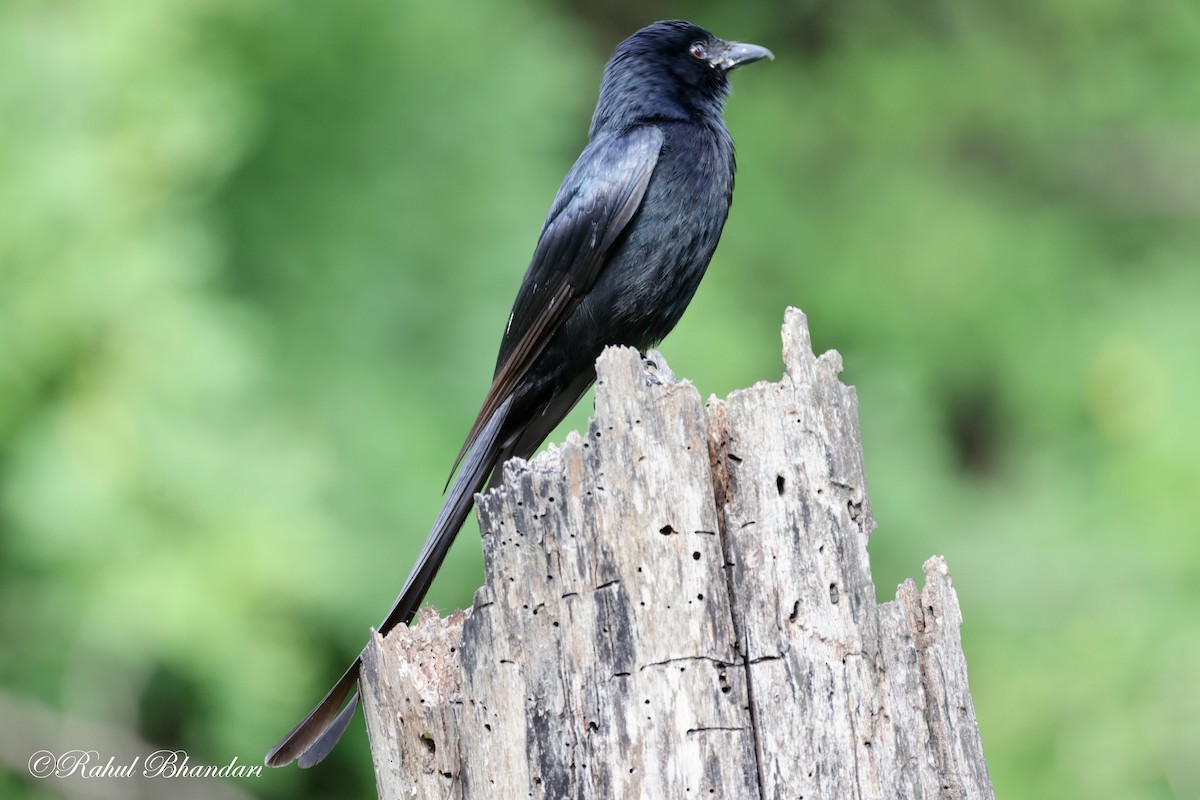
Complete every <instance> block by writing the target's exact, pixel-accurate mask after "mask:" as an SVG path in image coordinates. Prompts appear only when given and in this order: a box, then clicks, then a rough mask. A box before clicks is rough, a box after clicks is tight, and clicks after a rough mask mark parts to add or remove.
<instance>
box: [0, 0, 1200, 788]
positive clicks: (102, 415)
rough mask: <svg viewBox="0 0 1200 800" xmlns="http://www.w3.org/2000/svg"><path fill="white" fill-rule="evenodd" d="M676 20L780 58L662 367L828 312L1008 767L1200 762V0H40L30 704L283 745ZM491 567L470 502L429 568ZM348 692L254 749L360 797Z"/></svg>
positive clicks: (743, 344) (1089, 778)
mask: <svg viewBox="0 0 1200 800" xmlns="http://www.w3.org/2000/svg"><path fill="white" fill-rule="evenodd" d="M667 16H688V17H690V18H692V19H694V20H695V21H697V22H700V23H701V24H705V25H706V26H708V27H710V28H711V29H712V30H714V31H716V32H717V33H719V34H721V35H725V36H728V37H731V38H739V39H744V40H748V41H755V42H760V43H762V44H765V45H768V46H770V47H771V48H772V49H774V50H775V52H776V54H777V56H778V58H777V60H776V61H775V62H774V63H771V64H765V65H755V66H754V67H752V68H750V69H747V70H746V72H745V74H738V75H736V76H735V80H734V84H735V91H734V95H733V97H732V98H731V101H730V105H729V113H728V115H727V116H728V119H729V125H730V128H731V130H732V131H733V133H734V136H735V138H736V139H737V142H738V146H739V152H740V154H741V155H740V171H739V176H738V191H737V197H736V202H735V204H734V209H733V213H732V216H731V218H730V221H729V224H728V226H727V228H726V233H725V236H724V241H723V242H722V245H721V248H720V250H719V251H718V254H717V257H716V259H715V260H714V263H713V266H712V268H711V270H710V273H709V277H708V278H707V279H706V283H705V285H704V286H702V287H701V290H700V293H699V295H698V296H697V299H696V301H695V302H694V304H693V307H692V309H691V310H690V311H689V312H688V315H687V316H686V317H685V318H684V321H683V322H682V323H681V325H680V326H679V329H678V330H677V332H676V333H674V334H673V335H672V336H671V337H670V338H669V339H668V340H667V341H666V342H665V343H664V345H663V348H662V349H663V351H664V352H665V354H666V355H667V357H668V358H669V359H670V362H671V364H672V366H673V368H674V369H675V371H676V372H677V373H679V374H681V375H686V376H688V377H690V378H692V379H693V380H694V381H695V382H696V383H697V385H698V386H699V387H700V388H701V390H702V391H704V392H705V393H708V392H714V393H718V394H724V393H727V392H729V391H731V390H733V389H736V388H738V387H741V386H747V385H750V384H751V383H753V382H754V381H756V380H759V379H763V378H772V379H773V378H774V377H776V376H777V375H778V374H779V372H780V365H779V356H778V352H779V343H778V326H779V323H780V320H781V319H782V313H783V309H784V306H785V305H787V304H793V305H798V306H800V307H802V308H804V309H805V311H806V312H807V313H808V314H809V318H810V324H811V327H812V330H813V334H814V337H815V340H816V343H817V345H818V347H819V348H829V347H832V348H837V349H839V350H840V351H841V352H842V353H843V355H844V357H845V363H846V379H847V381H848V382H850V383H853V384H854V385H856V386H857V387H858V390H859V398H860V402H861V413H862V426H863V431H864V439H865V449H866V458H867V463H868V471H869V475H870V481H871V489H872V498H873V505H874V508H875V512H876V516H877V519H878V521H879V524H880V527H879V530H878V531H877V532H876V534H875V537H874V538H873V540H872V542H871V553H872V559H873V562H874V569H875V577H876V584H877V586H878V587H879V595H880V598H881V599H886V598H887V597H889V596H890V595H891V590H892V587H893V586H895V584H897V583H898V582H899V581H901V580H903V579H904V578H905V577H907V576H913V575H919V570H920V564H921V562H922V561H923V559H924V558H926V557H927V556H928V555H930V554H932V553H935V552H936V553H944V554H945V555H946V556H947V557H948V560H949V563H950V566H951V568H952V570H953V572H954V577H955V580H956V584H957V586H958V589H959V598H960V601H961V602H962V605H963V609H964V613H965V617H966V626H965V628H964V636H965V639H966V648H967V655H968V661H969V663H970V667H971V682H972V688H973V691H974V697H975V702H976V709H977V712H978V715H979V720H980V725H981V728H982V732H983V739H984V745H985V751H986V753H987V755H988V760H989V765H990V768H991V775H992V778H993V780H994V782H995V784H996V788H997V791H998V794H999V795H1000V796H1005V797H1031V796H1050V797H1078V798H1085V797H1086V798H1101V797H1111V798H1135V797H1136V798H1185V797H1186V798H1191V797H1196V796H1200V767H1198V766H1197V762H1196V760H1195V757H1194V756H1195V754H1196V753H1197V752H1200V678H1197V676H1198V675H1200V624H1198V623H1197V622H1196V620H1197V619H1200V588H1198V587H1200V536H1198V535H1197V534H1198V533H1200V523H1198V521H1197V520H1200V492H1198V491H1197V487H1198V486H1200V460H1198V459H1197V458H1196V453H1197V451H1200V416H1198V415H1197V414H1196V413H1195V405H1194V404H1195V398H1196V397H1197V396H1200V369H1198V363H1200V360H1198V358H1197V349H1198V348H1197V344H1198V343H1200V314H1197V313H1196V311H1197V301H1198V300H1200V274H1198V269H1197V267H1198V264H1197V261H1198V256H1200V224H1197V223H1198V222H1200V7H1197V6H1196V4H1195V3H1193V2H1190V1H1189V0H1157V1H1156V2H1153V3H1149V4H1146V3H1134V2H1129V1H1128V0H1088V2H1084V0H1063V1H1062V2H1059V3H1054V4H1043V3H1037V2H1033V0H1014V2H1009V3H1003V4H1000V3H991V4H989V3H982V2H966V3H950V2H943V1H942V0H926V1H925V2H901V3H886V2H881V0H855V1H853V2H851V1H849V0H847V1H846V2H842V3H836V4H835V3H822V2H815V1H810V2H795V3H778V2H773V3H769V2H765V0H757V1H756V2H748V3H744V4H717V3H715V2H697V3H688V4H683V3H667V2H658V3H650V4H634V3H617V4H600V3H595V2H587V1H586V0H576V2H574V3H565V4H559V5H554V4H550V3H548V2H544V1H542V0H516V1H514V2H510V3H505V4H503V6H501V5H500V4H490V3H486V2H483V1H482V0H467V1H466V2H465V3H460V4H458V5H456V6H455V7H454V8H453V10H452V11H451V10H448V8H447V7H440V6H436V5H433V4H424V5H422V4H411V3H410V4H403V5H398V4H395V3H387V2H382V0H357V1H356V2H349V3H332V2H317V3H305V4H300V5H296V4H285V3H282V2H279V0H241V1H240V2H232V0H224V1H222V0H211V1H210V2H204V0H173V2H164V3H143V4H135V3H128V2H126V3H121V2H118V1H117V0H110V1H109V2H101V3H83V2H78V1H77V0H50V1H46V2H43V1H40V0H8V2H6V3H4V4H2V5H0V119H2V120H3V124H0V176H3V178H2V179H0V211H2V213H0V642H2V643H3V644H2V646H0V699H4V698H8V699H9V700H14V699H19V700H20V704H21V707H35V708H40V709H43V710H45V711H47V712H49V713H52V714H54V715H56V718H57V719H59V720H60V727H61V728H62V729H63V730H70V729H71V728H72V725H74V724H76V723H77V722H78V721H79V720H88V721H91V722H92V723H94V724H99V725H102V726H104V727H105V728H106V729H108V730H111V731H113V732H119V733H120V735H130V734H133V735H137V736H140V737H143V738H144V739H146V740H147V741H149V742H152V743H154V744H155V745H162V746H170V747H173V748H174V747H183V748H186V749H187V750H188V751H189V753H190V754H191V755H192V758H193V760H195V761H198V762H202V763H226V762H227V761H228V760H229V758H230V757H231V756H232V755H234V754H236V755H237V756H238V757H239V758H240V759H241V760H242V761H243V762H250V763H257V762H258V760H259V759H260V758H261V756H262V753H263V752H264V751H265V749H266V748H267V747H268V746H269V745H270V744H271V743H272V742H274V740H275V739H276V738H277V736H278V735H279V734H280V733H282V732H283V730H284V729H285V728H286V727H287V726H288V725H290V724H291V723H292V722H294V721H295V719H296V718H298V716H299V715H300V714H301V713H303V712H304V711H306V710H307V709H308V708H309V706H310V704H311V703H312V702H313V701H315V700H316V699H317V698H318V697H319V695H320V693H321V692H323V691H324V690H325V689H326V688H327V685H328V683H329V682H330V681H331V680H332V679H333V678H334V677H335V675H336V674H337V673H339V672H340V670H341V668H342V667H343V666H344V663H345V662H346V661H347V660H348V659H349V658H351V657H352V655H353V653H354V652H355V651H356V650H357V649H358V648H359V647H360V646H361V644H362V642H363V641H364V634H365V630H366V627H367V626H368V625H369V624H371V623H373V622H376V621H377V619H378V617H379V616H380V614H381V613H382V612H383V610H384V609H385V608H386V607H387V605H388V603H389V602H390V601H391V599H392V597H393V595H394V593H395V592H396V591H397V590H398V588H399V583H400V582H401V581H402V580H403V577H404V574H405V573H406V571H407V568H408V565H409V563H410V559H411V557H412V556H413V555H414V554H415V552H416V551H417V549H418V548H419V546H420V542H421V540H422V539H423V537H424V533H425V531H426V529H427V526H428V525H429V523H430V522H431V520H432V519H433V517H434V515H435V513H436V509H437V506H438V504H439V501H440V496H441V495H440V492H441V487H442V483H443V481H444V479H445V473H446V470H447V469H448V468H449V466H450V462H451V460H452V457H453V455H454V453H455V452H456V451H457V448H458V444H459V441H460V437H461V436H462V435H463V434H464V432H465V430H466V428H467V427H468V425H469V423H470V420H471V418H472V417H473V415H474V412H475V410H476V404H477V403H478V402H479V399H480V398H481V397H482V394H483V392H484V390H485V388H486V384H487V382H488V377H489V375H490V372H491V367H492V364H493V359H494V357H495V347H496V345H497V343H498V338H499V333H500V330H501V326H502V324H503V321H504V318H505V316H506V314H507V311H508V305H509V303H510V302H511V299H512V296H513V293H514V291H515V287H516V285H517V283H518V281H519V279H520V276H521V273H522V272H523V270H524V266H525V263H526V260H527V258H528V256H529V253H530V251H531V249H532V246H533V243H534V241H535V238H536V235H537V231H538V228H539V226H540V223H541V220H542V218H543V216H544V214H545V209H546V207H547V206H548V204H549V201H550V199H551V198H552V196H553V194H554V191H555V189H556V188H557V185H558V181H559V180H560V179H561V177H562V175H563V174H564V173H565V171H566V169H567V168H568V167H569V166H570V163H571V162H572V160H573V158H574V156H575V154H576V153H577V152H578V150H579V148H580V147H581V145H582V143H583V140H584V135H585V132H586V127H587V122H588V119H589V116H590V113H591V107H592V103H593V102H594V99H595V87H596V84H597V81H598V78H599V72H600V68H601V65H602V64H603V61H604V58H605V56H606V54H607V52H609V51H610V49H611V47H612V46H613V45H614V44H615V42H616V41H617V40H618V39H620V38H621V37H622V36H624V35H626V34H628V33H629V32H630V31H631V30H632V29H633V28H634V27H636V26H637V25H640V24H643V23H645V22H648V21H650V20H652V19H654V18H659V17H667ZM588 405H590V403H589V402H585V403H583V404H581V408H580V409H577V410H576V412H575V413H574V414H573V415H572V417H571V418H570V420H569V421H568V425H569V426H574V427H578V426H579V425H581V424H582V422H583V420H584V419H585V418H586V415H587V412H588V410H589V409H588V408H587V407H586V406H588ZM472 528H473V526H472V525H471V524H469V525H468V530H471V529H472ZM479 580H480V566H479V554H478V542H477V539H476V537H474V536H471V535H470V534H469V533H468V534H467V535H464V536H463V537H462V541H461V542H460V543H459V545H458V546H457V547H456V549H455V551H454V552H453V553H452V555H451V558H450V561H449V562H448V565H447V568H446V569H445V570H444V574H443V577H442V579H441V580H440V582H439V584H438V585H437V587H436V588H435V591H434V593H433V595H432V597H431V599H432V600H433V601H434V602H435V603H437V604H439V605H442V606H453V605H463V604H466V603H468V602H470V597H471V592H472V590H473V588H474V587H475V586H476V585H477V584H478V583H479ZM5 707H6V708H12V707H14V706H13V704H12V703H8V702H7V701H6V704H5ZM360 729H361V726H357V725H356V726H355V730H356V733H355V735H354V737H353V738H352V739H351V740H350V741H348V742H347V743H346V745H345V746H343V747H341V748H339V749H338V750H337V751H336V752H335V754H334V756H333V757H332V758H331V759H330V761H329V762H327V764H325V765H323V766H322V767H321V768H319V769H316V770H310V771H307V772H301V771H299V770H295V769H289V770H283V771H272V772H270V773H268V774H267V775H265V776H264V777H263V778H261V779H257V780H254V781H240V782H234V783H233V786H234V787H235V788H236V789H238V790H239V791H243V792H249V793H251V794H254V795H256V796H261V797H267V798H271V797H285V796H286V797H291V796H306V797H346V796H370V795H371V793H372V792H373V789H372V775H371V768H370V760H369V756H368V753H367V750H366V744H365V737H364V736H362V733H361V730H360ZM103 744H104V743H103V742H80V743H78V746H93V747H98V748H99V749H101V750H103ZM40 746H42V742H41V741H40V740H37V738H36V736H34V735H33V733H32V732H31V731H30V729H29V728H28V726H26V725H25V724H23V721H22V720H21V719H19V718H14V717H11V716H10V717H7V718H0V762H2V763H0V790H2V793H3V794H4V795H5V796H23V795H26V796H30V797H34V796H36V797H53V796H58V795H57V794H56V789H55V787H54V785H53V784H49V783H44V782H39V783H36V784H35V782H33V781H32V780H31V779H29V778H28V777H27V776H26V773H25V769H24V759H25V758H26V757H27V755H28V754H29V753H32V752H33V750H35V749H37V748H38V747H40Z"/></svg>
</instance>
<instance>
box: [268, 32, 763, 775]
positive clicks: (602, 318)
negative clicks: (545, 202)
mask: <svg viewBox="0 0 1200 800" xmlns="http://www.w3.org/2000/svg"><path fill="white" fill-rule="evenodd" d="M762 58H773V56H772V55H771V52H770V51H769V50H767V49H765V48H763V47H759V46H757V45H752V44H740V43H738V42H726V41H722V40H721V39H718V38H716V37H714V36H713V35H712V34H710V33H709V32H708V31H706V30H704V29H703V28H699V27H697V26H695V25H692V24H690V23H688V22H683V21H679V20H675V21H670V22H656V23H655V24H653V25H650V26H649V27H646V28H643V29H642V30H640V31H638V32H637V33H635V34H633V36H630V37H629V38H628V39H626V40H625V41H624V42H622V43H621V44H620V45H618V46H617V49H616V52H614V53H613V56H612V58H611V59H609V62H608V65H607V66H606V67H605V68H604V77H603V79H602V80H601V82H600V99H599V101H598V102H597V103H596V112H595V114H594V115H593V117H592V125H591V129H590V130H589V131H588V143H587V146H586V147H585V148H584V149H583V153H582V154H581V155H580V156H579V160H578V161H576V162H575V166H574V167H572V168H571V171H570V172H569V173H567V177H566V179H565V180H564V181H563V184H562V187H561V188H560V189H559V190H558V195H557V196H556V197H555V198H554V204H553V205H552V206H551V207H550V213H549V214H548V215H547V217H546V222H545V224H544V225H543V226H542V233H541V236H540V237H539V239H538V243H537V248H536V249H535V250H534V253H533V261H532V262H531V263H530V265H529V269H528V270H527V271H526V272H525V278H524V280H523V281H522V282H521V288H520V291H518V293H517V299H516V302H515V303H513V309H512V313H511V314H510V315H509V318H508V325H507V326H506V327H505V329H504V338H503V339H502V340H501V342H500V355H499V358H498V359H497V361H496V373H495V376H494V378H493V380H492V386H491V388H490V389H489V390H488V393H487V396H486V397H485V398H484V401H483V408H482V409H480V411H479V416H478V418H477V419H476V420H475V424H474V425H473V426H472V427H471V430H470V433H468V434H467V439H466V443H465V444H463V446H462V450H460V451H459V454H458V458H457V459H456V460H455V469H457V468H458V467H459V466H460V465H461V467H462V469H461V471H459V473H458V477H457V478H456V479H455V480H454V484H453V486H452V487H451V488H450V492H449V495H448V496H447V498H446V501H445V503H444V504H443V505H442V510H441V512H440V513H439V514H438V517H437V520H436V521H435V522H434V523H433V530H432V531H431V532H430V534H429V538H428V539H427V540H426V542H425V547H424V548H423V549H422V550H421V554H420V556H419V557H418V558H417V563H416V566H415V567H413V570H412V573H411V574H410V575H409V576H408V581H407V582H406V583H405V584H404V588H403V589H402V590H401V592H400V596H399V597H398V598H397V599H396V604H395V605H394V606H393V607H392V610H391V611H389V612H388V615H387V617H386V618H385V619H384V620H383V623H382V624H381V625H380V626H379V631H380V633H386V632H387V631H388V630H390V629H392V628H394V627H395V626H396V625H399V624H401V623H407V622H408V621H409V620H411V619H412V617H413V615H414V614H415V613H416V611H417V607H418V606H419V605H420V603H421V600H422V599H423V598H424V597H425V592H426V591H427V590H428V589H429V585H430V583H432V582H433V577H434V575H435V573H437V571H438V568H439V567H440V566H441V564H442V559H443V558H444V557H445V555H446V551H447V550H448V549H449V547H450V543H451V542H452V541H453V540H454V536H455V534H457V533H458V529H459V527H460V526H461V525H462V523H463V520H464V519H465V518H466V516H467V514H468V512H469V511H470V510H471V505H472V503H473V502H474V497H475V493H476V492H478V491H480V489H482V488H483V486H484V483H485V482H486V481H487V480H488V476H489V475H492V474H494V475H495V476H496V477H495V478H493V482H495V481H496V480H497V478H498V477H499V475H500V474H501V470H500V469H498V467H499V466H500V465H502V464H503V463H504V462H505V461H506V460H507V459H508V458H510V457H511V456H520V457H523V458H528V457H529V456H530V455H532V454H533V452H534V450H536V449H537V447H538V445H540V444H541V443H542V440H543V439H545V438H546V436H547V435H549V433H550V432H551V431H552V430H553V429H554V427H555V426H556V425H558V423H559V422H560V421H561V420H562V418H563V417H564V416H566V414H567V412H568V411H570V410H571V407H572V406H574V405H575V403H576V402H577V401H578V400H579V398H580V397H581V396H582V395H583V393H584V392H586V391H587V389H588V387H589V386H591V384H592V382H593V381H594V380H595V378H596V368H595V361H596V358H597V357H598V356H599V355H600V351H601V350H603V349H604V348H605V347H606V346H608V345H629V346H632V347H636V348H638V349H639V350H645V349H646V348H647V347H650V346H652V345H654V344H656V343H657V342H658V341H660V340H661V339H662V338H663V337H664V336H666V335H667V333H668V332H669V331H670V330H671V329H672V328H673V327H675V323H676V322H678V321H679V317H680V316H681V315H682V314H683V310H684V308H686V307H687V304H688V303H689V302H690V301H691V299H692V295H693V294H695V292H696V287H697V286H698V285H699V283H700V278H701V277H703V275H704V271H705V269H706V268H707V267H708V262H709V259H711V258H712V254H713V250H715V249H716V247H717V240H718V239H719V238H720V236H721V228H722V227H723V226H724V225H725V217H726V216H727V215H728V213H729V203H730V200H731V199H732V197H733V172H734V159H733V141H732V140H731V139H730V138H729V132H728V131H727V130H726V129H725V123H724V121H723V120H722V118H721V112H722V110H723V109H724V106H725V97H726V95H727V94H728V92H729V82H728V75H729V71H730V70H732V69H733V68H734V67H738V66H740V65H742V64H748V63H750V62H752V61H758V60H759V59H762ZM451 474H453V470H452V471H451ZM361 663H362V661H361V656H360V658H358V659H356V660H355V661H354V663H353V664H351V665H350V668H349V669H348V670H346V673H345V674H344V675H343V676H342V677H341V679H340V680H339V681H338V682H337V684H336V685H335V686H334V687H333V688H332V689H331V690H330V691H329V694H327V695H326V696H325V699H324V700H322V701H321V703H320V705H318V706H317V707H316V708H315V709H313V711H312V713H311V714H309V715H308V716H307V717H306V718H305V719H304V721H302V722H301V723H300V724H299V725H297V726H296V727H295V728H293V729H292V730H291V731H290V732H288V734H287V735H286V736H284V737H283V739H282V740H281V741H280V742H279V743H278V744H277V745H275V747H274V748H272V750H271V751H270V752H269V753H268V754H267V759H266V763H267V764H268V765H270V766H273V767H278V766H282V765H284V764H289V763H291V762H292V761H294V760H295V759H297V758H299V759H300V766H302V767H306V766H310V765H312V764H315V763H317V762H318V761H320V760H321V759H322V758H324V757H325V756H326V755H327V754H328V753H329V751H330V750H331V749H332V748H333V746H334V745H335V744H336V743H337V741H338V739H339V738H340V737H341V735H342V733H343V731H344V730H345V729H346V726H347V725H348V724H349V722H350V719H351V717H352V716H353V715H354V709H355V707H356V706H357V704H358V694H357V692H356V691H355V689H356V687H357V682H358V671H359V667H360V665H361ZM351 692H354V695H353V696H352V697H350V700H349V702H346V698H347V696H349V695H350V694H351ZM343 703H345V706H344V708H343ZM339 709H341V710H340V712H339Z"/></svg>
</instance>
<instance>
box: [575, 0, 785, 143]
mask: <svg viewBox="0 0 1200 800" xmlns="http://www.w3.org/2000/svg"><path fill="white" fill-rule="evenodd" d="M774 57H775V56H774V55H773V54H772V53H771V51H770V50H768V49H767V48H765V47H759V46H758V45H756V44H742V43H741V42H727V41H724V40H722V39H718V38H717V37H716V36H713V35H712V34H711V33H709V32H708V31H706V30H704V28H701V27H700V26H698V25H693V24H692V23H690V22H685V21H683V20H667V21H664V22H656V23H654V24H653V25H649V26H647V27H645V28H642V29H641V30H640V31H638V32H637V33H635V34H633V35H632V36H630V37H629V38H628V39H626V40H625V41H623V42H621V43H620V44H619V45H617V49H616V51H615V52H614V53H613V55H612V58H610V59H609V60H608V65H607V66H605V68H604V78H603V79H602V80H601V82H600V101H599V102H598V103H597V104H596V114H595V116H594V117H593V118H592V134H593V135H594V134H595V133H596V132H597V131H598V130H600V129H603V128H606V127H611V126H616V127H619V128H624V127H627V126H629V125H632V124H637V123H639V122H647V121H655V120H696V119H699V118H703V117H709V116H715V117H720V114H721V112H722V110H723V109H724V105H725V97H726V95H728V93H729V72H730V71H731V70H733V69H735V68H737V67H740V66H741V65H743V64H749V63H751V62H753V61H759V60H761V59H764V58H774Z"/></svg>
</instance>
